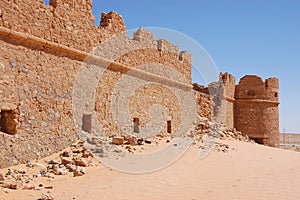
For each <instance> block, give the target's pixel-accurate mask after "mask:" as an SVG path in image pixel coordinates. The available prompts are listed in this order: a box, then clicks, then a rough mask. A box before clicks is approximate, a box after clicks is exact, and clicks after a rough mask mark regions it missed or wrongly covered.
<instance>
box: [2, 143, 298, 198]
mask: <svg viewBox="0 0 300 200" xmlns="http://www.w3.org/2000/svg"><path fill="white" fill-rule="evenodd" d="M222 143H226V144H228V145H229V151H228V152H226V153H224V152H222V151H221V152H218V151H213V152H211V153H210V154H209V156H207V157H206V158H204V159H199V158H198V153H199V148H197V147H196V146H191V147H190V148H189V149H188V151H187V152H186V153H185V154H184V155H183V157H181V158H180V159H179V160H178V161H177V162H175V163H174V164H173V165H171V166H169V167H167V168H165V169H163V170H160V171H157V172H154V173H148V174H141V175H133V174H128V173H122V172H119V171H115V170H111V169H109V168H107V167H105V166H103V165H99V166H97V167H90V168H88V169H87V174H86V175H85V176H82V177H75V178H73V177H71V176H60V177H56V180H55V181H54V182H53V183H51V184H52V185H53V186H54V189H53V190H50V192H51V195H52V196H53V197H54V198H55V199H62V200H67V199H76V200H77V199H80V200H81V199H82V200H83V199H124V200H125V199H128V200H135V199H136V200H141V199H159V200H162V199H300V190H299V188H300V153H299V152H294V151H289V150H282V149H276V148H270V147H266V146H262V145H258V144H253V143H246V142H240V141H233V140H231V141H228V140H226V141H222ZM2 172H3V170H2ZM42 193H45V190H41V191H24V190H17V191H14V190H8V189H3V188H2V189H0V194H1V195H0V199H1V200H4V199H5V200H11V199H23V200H32V199H38V198H39V197H40V196H41V194H42Z"/></svg>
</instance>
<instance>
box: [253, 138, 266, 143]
mask: <svg viewBox="0 0 300 200" xmlns="http://www.w3.org/2000/svg"><path fill="white" fill-rule="evenodd" d="M253 139H254V141H255V142H256V143H257V144H264V139H263V138H253Z"/></svg>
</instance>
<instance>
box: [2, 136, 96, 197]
mask: <svg viewBox="0 0 300 200" xmlns="http://www.w3.org/2000/svg"><path fill="white" fill-rule="evenodd" d="M45 161H46V160H45ZM94 165H95V163H94V160H93V154H92V153H91V152H90V151H89V150H88V149H87V148H86V147H85V146H84V145H83V142H82V141H79V142H77V143H76V144H73V145H71V147H70V148H68V150H65V151H63V152H62V153H61V154H60V155H59V157H57V158H54V159H51V160H48V161H46V164H41V163H33V162H28V163H27V165H26V166H25V167H23V168H21V167H20V168H18V169H16V168H9V169H8V171H7V173H6V174H1V173H0V187H3V188H8V189H14V190H18V189H23V190H42V189H46V190H49V189H53V186H52V185H48V184H47V185H44V184H42V181H41V180H42V178H45V179H46V180H47V181H48V182H50V183H51V182H53V181H54V180H55V176H59V175H67V174H69V173H72V176H73V177H77V176H83V175H85V174H86V167H89V166H94ZM45 179H44V180H45ZM46 196H47V195H46ZM42 199H51V198H46V197H45V198H42Z"/></svg>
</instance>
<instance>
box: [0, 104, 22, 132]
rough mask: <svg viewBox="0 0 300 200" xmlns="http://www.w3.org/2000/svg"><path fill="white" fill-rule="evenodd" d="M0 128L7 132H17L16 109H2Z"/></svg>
mask: <svg viewBox="0 0 300 200" xmlns="http://www.w3.org/2000/svg"><path fill="white" fill-rule="evenodd" d="M0 115H1V117H0V129H1V131H2V132H4V133H7V134H12V135H14V134H16V133H17V125H18V121H17V118H16V113H15V111H14V110H1V113H0Z"/></svg>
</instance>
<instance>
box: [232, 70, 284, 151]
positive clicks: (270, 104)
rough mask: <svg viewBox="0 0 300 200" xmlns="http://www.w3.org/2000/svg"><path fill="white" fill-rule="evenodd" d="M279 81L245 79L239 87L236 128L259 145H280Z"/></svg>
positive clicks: (235, 114)
mask: <svg viewBox="0 0 300 200" xmlns="http://www.w3.org/2000/svg"><path fill="white" fill-rule="evenodd" d="M278 91H279V82H278V79H277V78H269V79H267V80H265V82H264V81H263V80H262V79H261V78H260V77H258V76H254V75H247V76H244V77H243V78H242V79H241V80H240V82H239V84H238V85H237V86H236V93H235V99H236V103H235V108H234V122H235V127H236V129H238V130H240V131H241V132H242V133H243V134H246V135H248V136H249V137H250V138H253V139H255V140H256V141H257V142H259V143H262V144H266V145H269V146H278V145H279V111H278V105H279V102H278Z"/></svg>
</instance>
